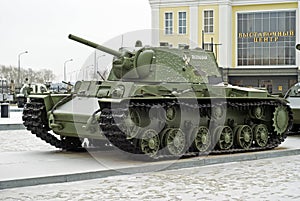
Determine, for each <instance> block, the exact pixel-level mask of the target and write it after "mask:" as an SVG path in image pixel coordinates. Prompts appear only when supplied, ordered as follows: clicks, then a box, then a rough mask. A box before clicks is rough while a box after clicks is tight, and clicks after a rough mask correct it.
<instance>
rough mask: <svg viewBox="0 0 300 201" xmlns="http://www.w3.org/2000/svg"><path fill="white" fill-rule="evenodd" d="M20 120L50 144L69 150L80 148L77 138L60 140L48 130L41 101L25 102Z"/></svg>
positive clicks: (78, 149)
mask: <svg viewBox="0 0 300 201" xmlns="http://www.w3.org/2000/svg"><path fill="white" fill-rule="evenodd" d="M22 120H23V124H24V126H25V127H26V129H27V130H29V131H31V133H32V134H34V135H36V137H38V138H40V139H41V140H43V141H45V142H46V143H49V144H50V145H52V146H54V147H56V148H60V149H64V150H70V151H81V150H82V147H81V142H80V140H79V139H78V140H74V139H71V140H70V139H66V140H62V139H58V138H56V137H55V136H54V135H53V134H51V133H49V132H48V131H50V128H49V127H48V120H47V113H46V108H45V105H44V104H43V103H41V102H35V101H31V102H30V103H27V104H26V105H25V107H24V109H23V116H22Z"/></svg>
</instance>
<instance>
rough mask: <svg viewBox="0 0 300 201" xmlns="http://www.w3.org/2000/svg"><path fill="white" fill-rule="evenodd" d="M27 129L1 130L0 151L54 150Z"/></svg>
mask: <svg viewBox="0 0 300 201" xmlns="http://www.w3.org/2000/svg"><path fill="white" fill-rule="evenodd" d="M54 149H55V148H54V147H52V146H51V145H49V144H47V143H45V142H44V141H42V140H41V139H39V138H37V137H36V136H35V135H33V134H31V132H30V131H27V130H1V131H0V152H14V151H34V150H54Z"/></svg>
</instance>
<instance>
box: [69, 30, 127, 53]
mask: <svg viewBox="0 0 300 201" xmlns="http://www.w3.org/2000/svg"><path fill="white" fill-rule="evenodd" d="M69 39H71V40H74V41H76V42H79V43H82V44H84V45H87V46H90V47H92V48H95V49H97V50H100V51H102V52H105V53H108V54H111V55H114V56H116V57H121V56H122V53H121V52H118V51H116V50H113V49H110V48H108V47H105V46H102V45H99V44H97V43H94V42H91V41H88V40H85V39H83V38H80V37H78V36H75V35H72V34H69Z"/></svg>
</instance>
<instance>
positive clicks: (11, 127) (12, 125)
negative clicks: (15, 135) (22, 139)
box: [0, 124, 26, 131]
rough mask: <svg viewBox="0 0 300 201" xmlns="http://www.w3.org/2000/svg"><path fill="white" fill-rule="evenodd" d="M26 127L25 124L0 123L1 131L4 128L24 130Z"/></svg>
mask: <svg viewBox="0 0 300 201" xmlns="http://www.w3.org/2000/svg"><path fill="white" fill-rule="evenodd" d="M24 129H26V128H25V126H24V125H23V124H0V131H3V130H24Z"/></svg>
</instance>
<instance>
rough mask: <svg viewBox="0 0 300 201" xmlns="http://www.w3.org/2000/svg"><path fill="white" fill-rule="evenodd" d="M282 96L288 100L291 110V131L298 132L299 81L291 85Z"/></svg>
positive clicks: (299, 119)
mask: <svg viewBox="0 0 300 201" xmlns="http://www.w3.org/2000/svg"><path fill="white" fill-rule="evenodd" d="M284 98H285V99H286V100H287V101H289V105H290V107H291V109H292V111H293V117H294V120H293V127H292V130H291V132H298V131H299V129H300V82H298V83H296V84H295V85H294V86H292V87H291V88H290V89H289V90H288V91H287V92H286V94H285V96H284Z"/></svg>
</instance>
